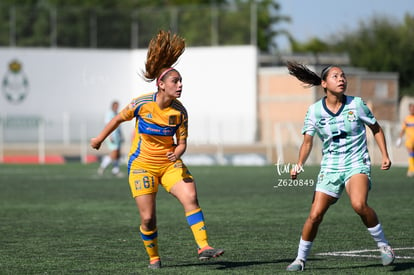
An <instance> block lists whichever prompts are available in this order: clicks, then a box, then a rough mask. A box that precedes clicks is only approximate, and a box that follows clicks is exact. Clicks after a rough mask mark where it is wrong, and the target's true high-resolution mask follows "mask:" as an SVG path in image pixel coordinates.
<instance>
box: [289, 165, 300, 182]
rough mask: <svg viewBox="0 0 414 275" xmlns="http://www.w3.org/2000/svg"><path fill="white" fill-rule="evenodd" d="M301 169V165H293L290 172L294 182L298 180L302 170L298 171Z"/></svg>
mask: <svg viewBox="0 0 414 275" xmlns="http://www.w3.org/2000/svg"><path fill="white" fill-rule="evenodd" d="M299 167H301V166H300V165H299V164H295V165H293V167H292V170H290V178H291V179H292V180H294V179H296V178H297V177H298V175H299V173H300V172H301V169H298V168H299Z"/></svg>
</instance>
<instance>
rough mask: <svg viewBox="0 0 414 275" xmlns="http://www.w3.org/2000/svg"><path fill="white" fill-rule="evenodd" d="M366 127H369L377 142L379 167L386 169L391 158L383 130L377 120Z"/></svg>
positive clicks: (389, 164)
mask: <svg viewBox="0 0 414 275" xmlns="http://www.w3.org/2000/svg"><path fill="white" fill-rule="evenodd" d="M368 127H369V128H370V129H371V131H372V134H373V135H374V139H375V142H376V143H377V145H378V147H379V149H380V152H381V155H382V162H381V169H382V170H388V169H390V167H391V160H390V157H389V156H388V150H387V143H386V141H385V135H384V131H383V130H382V128H381V126H380V125H379V124H378V122H375V123H374V124H368Z"/></svg>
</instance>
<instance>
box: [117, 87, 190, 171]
mask: <svg viewBox="0 0 414 275" xmlns="http://www.w3.org/2000/svg"><path fill="white" fill-rule="evenodd" d="M156 97H157V93H151V94H145V95H142V96H140V97H137V98H134V99H133V100H132V101H131V103H130V104H129V105H128V106H126V107H125V108H124V109H123V110H122V111H121V112H120V115H121V116H122V117H123V118H124V119H125V120H132V119H133V118H135V119H136V122H135V135H134V139H133V141H132V145H131V149H130V152H129V159H128V168H130V167H131V164H132V163H133V162H134V161H138V162H145V163H150V164H166V163H169V162H170V161H169V160H168V158H167V156H166V154H167V152H170V151H174V148H175V146H176V144H175V142H174V136H175V138H176V140H180V139H186V138H187V134H188V117H187V111H186V109H185V107H184V106H183V105H182V103H181V102H180V101H178V100H177V99H174V100H173V102H172V103H171V105H170V106H169V107H167V108H164V109H161V108H160V107H159V106H158V104H157V103H156V102H155V99H156Z"/></svg>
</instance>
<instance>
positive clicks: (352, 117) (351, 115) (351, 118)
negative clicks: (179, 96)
mask: <svg viewBox="0 0 414 275" xmlns="http://www.w3.org/2000/svg"><path fill="white" fill-rule="evenodd" d="M347 119H348V121H350V122H352V121H355V120H356V115H355V113H354V112H352V111H349V112H348V114H347Z"/></svg>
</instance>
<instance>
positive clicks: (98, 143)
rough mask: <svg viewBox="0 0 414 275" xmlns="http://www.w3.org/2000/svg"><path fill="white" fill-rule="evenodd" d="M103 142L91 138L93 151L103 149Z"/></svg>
mask: <svg viewBox="0 0 414 275" xmlns="http://www.w3.org/2000/svg"><path fill="white" fill-rule="evenodd" d="M101 143H102V142H101V141H100V140H98V139H97V138H96V137H95V138H91V143H90V144H91V147H92V148H93V149H96V150H99V148H100V147H101Z"/></svg>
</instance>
